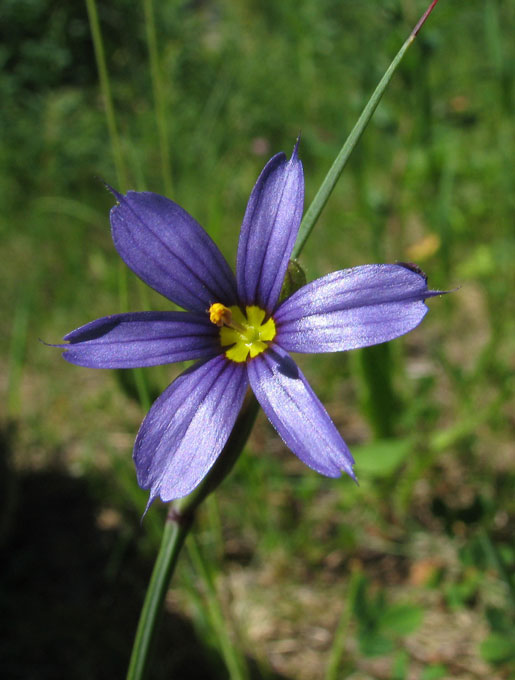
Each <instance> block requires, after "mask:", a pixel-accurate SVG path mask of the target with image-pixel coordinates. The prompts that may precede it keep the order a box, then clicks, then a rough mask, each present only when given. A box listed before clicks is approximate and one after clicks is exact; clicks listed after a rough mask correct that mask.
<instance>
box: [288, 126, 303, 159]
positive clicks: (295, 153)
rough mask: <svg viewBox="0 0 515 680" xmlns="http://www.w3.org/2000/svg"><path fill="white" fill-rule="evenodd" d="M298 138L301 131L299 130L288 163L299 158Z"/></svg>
mask: <svg viewBox="0 0 515 680" xmlns="http://www.w3.org/2000/svg"><path fill="white" fill-rule="evenodd" d="M300 138H301V132H300V130H299V134H298V135H297V140H296V142H295V146H294V147H293V152H292V155H291V158H290V163H292V162H293V161H296V160H299V144H300Z"/></svg>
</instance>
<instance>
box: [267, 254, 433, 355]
mask: <svg viewBox="0 0 515 680" xmlns="http://www.w3.org/2000/svg"><path fill="white" fill-rule="evenodd" d="M440 294H441V292H440V291H430V290H428V288H427V283H426V279H425V277H424V276H422V275H421V274H420V273H418V272H417V271H414V270H413V269H410V268H408V267H407V266H404V265H397V264H370V265H364V266H362V267H354V268H353V269H344V270H343V271H338V272H334V273H333V274H329V275H328V276H323V277H322V278H320V279H317V280H316V281H312V282H311V283H308V284H307V285H306V286H304V287H303V288H301V289H300V290H298V291H297V292H296V293H294V294H293V295H292V296H291V297H290V298H288V299H287V300H285V301H284V303H283V304H282V305H281V306H280V307H279V309H278V310H277V312H276V313H275V314H274V321H275V324H276V327H277V336H276V338H275V342H277V343H278V344H279V345H281V347H283V348H284V349H286V350H288V351H290V352H336V351H342V350H347V349H355V348H357V347H368V346H369V345H376V344H378V343H380V342H386V341H387V340H392V339H393V338H396V337H398V336H399V335H403V334H404V333H407V332H408V331H411V330H413V328H415V327H416V326H418V324H419V323H420V322H421V321H422V319H423V318H424V316H425V314H426V313H427V307H426V305H425V304H424V300H425V298H428V297H432V296H433V295H440Z"/></svg>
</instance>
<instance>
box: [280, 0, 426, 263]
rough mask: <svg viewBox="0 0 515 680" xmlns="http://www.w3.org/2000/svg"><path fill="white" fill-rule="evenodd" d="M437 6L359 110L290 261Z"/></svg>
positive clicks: (414, 31)
mask: <svg viewBox="0 0 515 680" xmlns="http://www.w3.org/2000/svg"><path fill="white" fill-rule="evenodd" d="M437 2H438V0H433V2H432V3H431V4H430V5H429V7H428V8H427V9H426V11H425V12H424V14H423V15H422V16H421V18H420V19H419V21H418V22H417V24H416V26H415V28H414V29H413V31H412V32H411V33H410V35H409V37H408V38H407V40H406V41H405V42H404V44H403V45H402V47H401V49H400V50H399V51H398V52H397V54H396V55H395V57H394V59H393V61H392V63H391V64H390V66H389V67H388V68H387V70H386V73H385V74H384V76H383V77H382V78H381V80H380V81H379V84H378V86H377V87H376V89H375V90H374V93H373V94H372V96H371V97H370V99H369V100H368V102H367V104H366V106H365V108H364V109H363V111H362V113H361V115H360V117H359V118H358V121H357V123H356V125H355V126H354V127H353V128H352V130H351V133H350V135H349V136H348V137H347V139H346V141H345V143H344V145H343V146H342V148H341V150H340V152H339V153H338V155H337V156H336V159H335V161H334V163H333V164H332V166H331V168H330V169H329V172H328V173H327V175H326V176H325V179H324V181H323V182H322V184H321V186H320V188H319V190H318V191H317V193H316V195H315V198H314V199H313V201H312V202H311V205H310V206H309V208H308V209H307V210H306V213H305V215H304V218H303V220H302V223H301V225H300V229H299V235H298V237H297V242H296V243H295V247H294V249H293V253H292V257H293V258H296V257H298V256H299V255H300V253H301V251H302V249H303V248H304V245H305V244H306V241H307V239H308V237H309V235H310V234H311V231H312V230H313V227H314V226H315V224H316V222H317V220H318V218H319V217H320V214H321V213H322V210H323V209H324V207H325V204H326V203H327V201H328V200H329V196H330V195H331V193H332V192H333V189H334V187H335V186H336V183H337V182H338V180H339V178H340V175H341V174H342V171H343V168H344V167H345V166H346V165H347V161H348V160H349V158H350V155H351V153H352V152H353V150H354V148H355V146H356V144H357V143H358V142H359V140H360V138H361V135H362V134H363V132H364V131H365V128H366V127H367V125H368V124H369V122H370V120H371V118H372V116H373V115H374V111H375V110H376V108H377V106H378V104H379V102H380V101H381V98H382V96H383V94H384V92H385V90H386V88H387V87H388V84H389V83H390V80H391V79H392V76H393V74H394V73H395V71H396V70H397V67H398V66H399V64H400V63H401V61H402V59H403V57H404V55H405V54H406V52H407V51H408V48H409V47H410V45H411V44H412V43H413V41H414V40H415V37H416V36H417V34H418V32H419V31H420V29H421V28H422V26H423V25H424V23H425V21H426V19H427V18H428V17H429V15H430V14H431V12H432V11H433V9H434V7H435V6H436V3H437Z"/></svg>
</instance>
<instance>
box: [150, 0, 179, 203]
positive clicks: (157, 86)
mask: <svg viewBox="0 0 515 680" xmlns="http://www.w3.org/2000/svg"><path fill="white" fill-rule="evenodd" d="M143 10H144V12H145V28H146V34H147V46H148V54H149V58H150V73H151V77H152V90H153V93H154V106H155V111H156V122H157V134H158V137H159V153H160V156H161V172H162V175H163V186H164V189H165V193H166V195H167V196H171V194H172V172H171V166H170V147H169V143H168V126H167V123H166V105H165V96H164V88H163V80H162V77H161V67H160V64H159V56H158V54H159V53H158V49H157V37H156V22H155V20H154V7H153V4H152V0H143Z"/></svg>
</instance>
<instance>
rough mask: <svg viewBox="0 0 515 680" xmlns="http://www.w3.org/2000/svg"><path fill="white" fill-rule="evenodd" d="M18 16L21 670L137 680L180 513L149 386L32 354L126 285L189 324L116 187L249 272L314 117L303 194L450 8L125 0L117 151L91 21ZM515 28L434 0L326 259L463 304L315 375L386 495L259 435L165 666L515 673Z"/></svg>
mask: <svg viewBox="0 0 515 680" xmlns="http://www.w3.org/2000/svg"><path fill="white" fill-rule="evenodd" d="M2 7H3V9H2V13H3V19H4V21H3V22H2V25H1V27H0V32H1V34H2V35H1V38H2V40H1V45H2V47H1V49H0V57H1V59H2V64H3V69H2V73H1V75H0V99H1V101H2V109H1V114H0V115H1V117H2V120H1V128H2V133H3V134H2V137H1V139H0V158H1V162H2V168H3V171H2V173H1V174H0V200H1V204H2V211H1V213H0V233H1V243H2V255H3V257H2V262H3V266H2V268H1V269H0V301H1V305H2V310H3V314H2V315H1V317H0V325H1V333H0V343H1V345H2V369H3V370H2V371H1V375H2V379H1V381H0V385H1V389H2V397H3V399H2V400H3V403H4V404H5V409H4V411H3V415H2V418H1V421H0V422H1V435H2V436H1V443H2V460H1V465H2V468H3V469H2V476H1V480H2V481H1V484H2V486H3V493H2V495H1V496H0V499H1V500H0V502H1V504H2V507H1V509H2V520H1V526H0V532H1V533H0V538H1V545H2V548H3V549H4V550H5V554H6V559H4V560H3V561H2V572H3V576H2V581H1V582H2V586H1V587H2V595H1V596H2V600H3V602H2V604H3V607H4V611H5V612H6V614H4V616H3V617H2V624H1V626H2V629H3V630H2V636H0V637H1V639H2V642H1V643H0V668H2V667H3V668H5V673H6V677H10V678H11V677H12V678H45V679H46V678H60V677H63V678H65V677H66V678H68V677H75V678H78V679H81V678H91V677H96V678H104V677H106V678H107V677H110V678H112V677H123V673H124V668H125V663H126V659H127V657H128V653H129V650H130V645H131V642H132V634H133V631H134V629H135V625H136V621H137V615H138V610H139V606H140V602H141V597H142V593H143V592H144V587H145V583H146V579H147V578H148V573H149V570H150V568H151V564H152V558H153V555H154V553H155V548H156V544H157V542H158V540H159V534H160V527H161V524H162V508H160V507H158V504H156V506H155V507H154V508H153V509H152V511H151V512H150V513H149V515H148V516H147V518H146V519H145V521H144V523H143V525H140V523H139V517H140V515H141V512H142V509H143V508H144V505H145V502H146V493H145V492H142V491H141V490H139V489H138V488H137V486H136V483H135V479H134V472H133V469H132V463H131V460H130V452H131V447H132V443H133V439H134V436H135V434H136V431H137V428H138V425H139V423H140V421H141V419H142V417H143V414H144V408H143V406H142V404H141V403H140V401H139V400H138V398H137V395H138V391H137V385H136V384H135V382H134V378H133V376H132V375H131V374H127V373H115V372H109V371H105V372H104V371H89V370H86V369H80V368H75V367H72V366H69V365H68V364H66V363H65V362H63V361H62V360H61V359H60V357H59V353H58V352H57V351H54V350H51V349H49V348H48V347H46V346H44V345H43V344H41V343H39V342H38V338H42V339H44V340H45V341H47V342H58V341H60V339H61V337H62V336H63V335H64V334H65V333H66V332H68V331H70V330H71V329H73V328H75V327H77V326H79V325H82V324H83V323H86V322H87V321H90V320H92V319H94V318H97V317H99V316H102V315H105V314H109V313H114V312H117V311H120V310H121V309H122V308H123V306H124V305H125V304H126V302H125V301H124V300H123V299H121V298H120V280H122V281H123V280H125V281H127V285H128V291H127V297H128V300H127V304H128V306H129V308H130V309H132V310H139V309H164V308H167V305H168V303H167V302H166V301H164V300H163V299H162V298H160V296H158V295H157V294H154V293H153V292H152V291H149V290H146V289H144V287H143V286H142V285H140V284H139V282H138V281H136V278H135V277H134V276H133V275H132V274H128V275H126V274H124V271H123V269H122V265H121V264H120V262H119V258H118V256H117V254H116V252H115V250H114V247H113V245H112V243H111V240H110V234H109V224H108V211H109V208H110V206H111V205H112V199H111V197H110V195H109V194H108V193H107V192H106V191H105V189H104V187H103V185H102V182H101V181H99V178H101V179H102V180H106V181H107V182H109V183H111V184H113V185H115V186H118V187H120V188H129V187H130V188H134V189H144V188H145V189H151V190H154V191H157V192H162V193H167V194H168V195H170V196H171V197H172V198H173V199H174V200H176V201H177V202H178V203H180V204H181V205H183V206H184V207H185V208H186V209H187V210H188V211H189V212H190V213H191V214H192V215H194V216H195V217H196V218H197V219H198V220H199V221H200V223H201V224H203V225H204V226H205V227H206V228H207V229H208V231H209V232H210V233H211V234H212V235H213V237H214V238H215V239H216V240H217V242H218V243H219V244H220V246H221V249H222V251H223V252H224V253H225V254H226V256H227V258H228V260H229V262H234V255H235V251H236V244H237V236H238V231H239V226H240V223H241V218H242V215H243V212H244V209H245V204H246V200H247V198H248V194H249V191H250V189H251V187H252V185H253V183H254V181H255V179H256V177H257V175H258V173H259V171H260V170H261V168H262V167H263V165H264V163H265V162H266V160H267V159H268V157H270V156H271V155H272V154H273V153H275V152H277V151H279V150H284V151H286V152H289V151H290V150H291V149H292V147H293V144H294V142H295V138H296V136H297V134H298V132H299V130H300V131H301V133H302V142H301V147H300V154H301V157H302V160H303V162H304V168H305V175H306V196H307V198H306V201H307V203H308V202H309V201H310V200H311V199H312V198H313V196H314V194H315V192H316V189H317V188H318V186H319V184H320V182H321V181H322V179H323V177H324V175H325V172H326V171H327V169H328V167H329V165H330V164H331V162H332V160H333V159H334V156H335V155H336V153H337V151H338V149H339V148H340V146H341V144H342V143H343V141H344V139H345V137H346V135H347V134H348V132H349V131H350V129H351V127H352V125H353V124H354V122H355V120H356V118H357V116H358V115H359V112H360V111H361V109H362V107H363V105H364V104H365V102H366V100H367V98H368V97H369V95H370V94H371V92H372V90H373V88H374V87H375V84H376V83H377V81H378V80H379V78H380V77H381V75H382V73H383V72H384V70H385V69H386V67H387V65H388V63H389V62H390V60H391V58H392V57H393V55H394V54H395V52H396V51H397V49H398V48H399V46H400V45H401V43H402V42H403V40H404V39H405V38H406V36H407V35H408V33H409V31H410V30H411V28H412V27H413V25H414V24H415V22H416V20H417V18H418V16H419V15H420V14H421V13H422V11H423V10H424V9H425V3H424V2H423V1H421V0H381V2H374V1H371V0H367V1H365V0H361V1H360V2H353V1H350V0H345V1H343V0H340V1H339V2H336V1H335V0H318V1H315V0H302V1H300V2H299V0H295V1H294V0H281V1H280V2H277V1H275V2H272V1H271V0H270V1H269V0H266V1H264V2H256V1H255V0H247V1H246V2H244V1H243V0H239V1H237V2H234V1H230V0H219V1H218V2H212V1H209V0H206V1H204V2H171V1H170V2H163V3H155V7H154V20H155V32H153V31H152V22H151V21H150V16H151V15H150V14H149V8H151V3H150V2H149V1H148V0H144V1H143V2H141V3H132V2H129V0H113V1H112V2H106V3H102V4H101V5H100V6H99V8H98V11H99V19H100V27H101V31H102V39H103V47H104V50H105V58H106V63H107V67H108V72H109V82H110V87H111V90H112V96H113V101H114V108H115V115H116V125H117V129H118V133H119V156H118V165H117V164H116V163H115V156H114V155H113V153H112V148H111V138H110V136H109V133H108V128H107V125H106V116H105V106H104V104H105V99H103V98H102V96H101V94H100V90H99V85H98V72H97V67H96V64H95V55H94V50H93V44H92V40H91V30H90V24H89V22H88V13H87V11H86V6H85V5H83V4H81V3H69V4H65V3H60V2H58V1H57V0H4V2H3V5H2ZM514 24H515V7H514V3H513V2H511V1H510V0H469V2H467V3H453V2H449V1H448V0H442V1H441V2H440V3H439V5H438V7H437V9H436V11H435V13H434V14H433V16H432V17H431V18H430V21H429V23H428V24H427V25H426V26H425V27H424V30H423V32H422V33H421V35H420V36H419V38H418V39H417V41H416V43H415V45H414V46H413V47H412V48H411V49H410V51H409V52H408V55H407V56H406V58H405V60H404V62H403V64H402V65H401V67H400V69H399V71H398V72H397V74H396V75H395V77H394V80H393V82H392V84H391V86H390V88H389V89H388V91H387V93H386V96H385V98H384V100H383V102H382V103H381V105H380V107H379V109H378V110H377V112H376V114H375V117H374V119H373V122H372V124H371V125H370V127H369V129H368V130H367V131H366V133H365V136H364V138H363V139H362V141H361V142H360V145H359V148H358V149H357V150H356V152H355V153H354V155H353V156H352V158H351V161H350V163H349V165H348V166H347V168H346V170H345V172H344V175H343V177H342V179H341V181H340V183H339V185H338V186H337V188H336V190H335V192H334V195H333V196H332V198H331V200H330V203H329V204H328V206H327V208H326V209H325V211H324V213H323V214H322V217H321V219H320V221H319V223H318V225H317V227H316V231H315V232H314V234H313V235H312V237H311V239H310V241H309V242H308V244H307V246H306V248H305V250H304V253H303V255H302V258H301V259H302V264H303V265H304V267H305V269H306V272H307V275H308V279H313V278H316V277H317V276H320V275H322V274H324V273H327V272H329V271H332V270H334V269H340V268H344V267H348V266H353V265H357V264H363V263H367V262H380V261H395V260H413V261H416V262H417V263H418V264H419V265H420V266H421V267H422V268H423V269H424V270H425V271H426V273H427V274H428V276H429V282H430V284H431V286H432V287H434V288H444V289H449V288H458V290H457V291H456V292H455V293H453V294H452V295H450V296H447V297H446V298H445V299H437V300H433V301H431V302H430V307H431V311H430V313H429V314H428V316H427V318H426V320H425V321H424V323H423V324H422V326H421V327H420V328H418V329H417V330H415V331H414V332H413V333H411V334H410V335H408V336H407V337H406V338H402V339H399V340H396V341H394V342H392V343H390V344H389V345H386V346H381V347H379V348H374V349H372V350H368V351H366V352H352V353H348V354H334V355H326V356H323V357H317V358H316V359H313V358H307V359H305V358H300V362H301V364H302V366H303V369H304V371H305V373H306V374H307V375H308V377H309V379H310V381H311V383H312V385H313V386H314V388H315V389H316V391H317V393H318V395H319V396H320V397H321V398H322V400H323V401H324V403H325V404H326V406H327V408H328V410H329V412H330V413H331V415H332V417H333V419H334V420H335V422H336V424H337V425H338V427H339V428H340V430H341V432H342V434H343V435H344V437H345V439H346V441H347V442H348V443H349V445H350V446H351V449H352V451H353V453H354V455H355V458H356V460H357V473H358V476H359V479H360V486H359V487H355V486H354V485H353V484H352V483H351V482H350V480H348V479H344V478H343V479H341V480H336V481H335V480H327V479H324V478H322V477H319V476H317V475H316V474H315V473H313V472H311V471H310V470H308V469H306V468H305V467H304V466H302V464H300V463H299V462H298V461H297V459H296V458H295V457H294V456H293V455H292V454H291V453H290V452H288V451H287V450H286V449H285V447H284V446H283V445H282V443H281V442H280V440H279V439H278V437H277V436H276V435H275V434H274V432H273V430H272V428H271V427H270V426H269V424H268V422H267V421H266V419H265V418H260V419H259V421H258V424H257V427H256V428H255V431H254V433H253V435H252V437H251V440H250V442H249V445H248V448H247V450H246V452H245V455H244V456H243V457H242V458H241V459H240V461H239V463H238V465H237V467H236V469H235V471H234V473H233V474H232V476H231V477H230V478H229V479H228V480H227V481H226V482H225V483H224V485H223V487H222V488H221V489H220V491H219V492H218V494H217V496H216V499H215V498H211V499H209V501H208V502H207V504H206V508H205V510H204V511H203V512H202V513H201V515H200V516H199V519H198V524H197V532H196V539H195V541H193V540H192V541H190V543H189V545H188V546H187V554H186V555H185V557H184V559H183V561H182V563H181V565H180V569H179V572H178V575H177V578H176V580H175V582H174V587H173V588H172V590H171V591H170V596H169V600H168V605H167V616H166V621H165V629H164V631H163V634H162V636H161V641H160V649H159V650H158V656H157V659H158V663H157V664H156V668H155V670H154V671H153V675H152V677H155V678H165V677H166V678H168V677H172V676H174V677H177V678H182V677H184V678H186V677H187V678H190V677H192V678H193V677H199V678H211V677H212V678H225V677H228V674H229V675H230V677H231V678H246V677H255V678H261V677H263V678H268V677H284V678H296V679H297V678H298V679H299V680H311V679H315V678H323V677H325V678H328V679H330V678H342V677H346V678H347V677H348V678H355V679H358V678H360V679H361V678H395V679H397V678H398V679H403V678H422V679H423V680H430V679H431V678H435V679H436V678H443V677H449V678H451V677H452V678H478V677H481V678H508V677H515V667H514V662H515V653H514V651H513V650H514V649H515V639H514V634H513V623H514V616H515V582H514V577H513V570H514V566H515V548H514V545H513V529H514V527H515V514H514V510H515V502H514V490H515V466H514V464H515V450H514V443H513V442H514V439H513V435H514V425H515V396H514V390H515V381H514V378H513V369H514V359H513V357H514V348H515V341H514V337H515V333H514V314H513V312H514V305H513V290H514V283H515V280H514V279H515V277H514V273H513V272H514V267H513V262H514V259H515V239H514V230H513V214H514V202H515V191H514V189H515V187H514V170H513V151H514V148H513V146H514V145H513V139H514V137H513V134H514V131H513V116H512V114H513V99H514V91H513V90H514V87H513V84H514V74H515V69H514V56H515V55H514V51H515V50H514V47H513V42H512V41H511V40H510V36H511V35H512V34H513V29H514ZM152 54H154V55H157V60H158V71H159V77H158V80H157V81H156V79H155V76H156V70H155V68H154V70H153V68H152V64H153V62H152V59H151V56H150V55H152ZM153 76H154V80H153ZM163 151H165V153H163ZM124 185H126V186H124ZM122 298H123V296H122ZM180 370H181V367H180V366H167V367H160V368H156V369H152V370H148V371H146V372H145V374H144V379H145V381H146V383H147V385H149V386H150V390H151V392H157V391H159V390H161V389H162V388H163V387H164V386H165V385H166V384H168V382H169V381H170V380H171V379H172V378H173V377H175V376H176V375H177V374H178V373H179V372H180ZM227 667H229V668H230V669H231V670H230V672H229V671H227ZM174 674H175V675H174Z"/></svg>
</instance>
